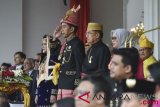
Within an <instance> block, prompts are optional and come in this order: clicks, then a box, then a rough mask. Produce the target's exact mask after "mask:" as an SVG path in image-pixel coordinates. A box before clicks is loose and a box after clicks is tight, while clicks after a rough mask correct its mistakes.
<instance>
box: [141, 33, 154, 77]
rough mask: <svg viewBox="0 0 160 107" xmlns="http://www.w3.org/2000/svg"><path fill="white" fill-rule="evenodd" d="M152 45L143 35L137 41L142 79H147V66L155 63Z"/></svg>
mask: <svg viewBox="0 0 160 107" xmlns="http://www.w3.org/2000/svg"><path fill="white" fill-rule="evenodd" d="M153 49H154V44H153V43H152V42H151V41H149V40H148V39H147V37H146V36H145V35H142V36H141V37H140V40H139V55H140V58H141V59H142V60H143V72H144V78H145V79H147V78H148V76H149V75H150V74H149V71H148V69H147V68H148V66H149V65H151V64H153V63H155V62H157V60H156V58H155V57H154V56H153Z"/></svg>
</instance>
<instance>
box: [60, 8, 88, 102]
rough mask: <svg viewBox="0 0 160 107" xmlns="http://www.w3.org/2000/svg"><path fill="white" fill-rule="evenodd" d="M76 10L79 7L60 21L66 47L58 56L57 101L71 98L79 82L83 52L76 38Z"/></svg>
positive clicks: (82, 46)
mask: <svg viewBox="0 0 160 107" xmlns="http://www.w3.org/2000/svg"><path fill="white" fill-rule="evenodd" d="M78 10H79V7H77V8H76V9H74V8H72V9H71V10H69V11H68V12H67V13H66V17H65V18H64V19H63V20H62V21H61V27H62V29H61V33H62V35H63V36H64V38H65V39H66V45H65V48H64V50H63V53H62V54H60V55H62V56H61V58H60V61H61V67H60V76H59V81H58V96H57V99H62V98H65V97H71V96H72V94H73V90H74V89H75V86H77V85H78V83H79V80H80V73H81V71H82V70H81V68H82V62H83V58H84V56H85V50H84V45H83V42H82V41H80V39H79V38H78V37H77V36H76V32H77V30H78V26H79V23H78ZM68 13H69V14H68Z"/></svg>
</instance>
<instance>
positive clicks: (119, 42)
mask: <svg viewBox="0 0 160 107" xmlns="http://www.w3.org/2000/svg"><path fill="white" fill-rule="evenodd" d="M130 36H131V32H129V31H128V30H127V29H123V28H119V29H115V30H112V31H111V39H112V47H113V49H117V48H126V47H128V44H127V43H125V41H126V39H127V38H130ZM137 40H139V39H137V38H133V40H132V41H131V42H132V47H135V48H137V45H138V44H137V43H136V42H137ZM134 42H135V43H134ZM138 63H139V66H138V69H137V70H138V72H137V74H136V77H137V78H138V79H144V74H143V61H142V60H141V59H140V58H139V62H138Z"/></svg>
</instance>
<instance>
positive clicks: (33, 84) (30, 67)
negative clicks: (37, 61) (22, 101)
mask: <svg viewBox="0 0 160 107" xmlns="http://www.w3.org/2000/svg"><path fill="white" fill-rule="evenodd" d="M23 71H24V73H25V74H27V75H28V76H30V77H31V78H32V81H30V84H29V94H30V98H31V99H30V107H35V102H34V99H35V92H36V88H37V79H36V78H37V73H38V71H36V70H34V59H32V58H26V59H25V60H24V70H23Z"/></svg>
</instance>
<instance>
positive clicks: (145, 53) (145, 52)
mask: <svg viewBox="0 0 160 107" xmlns="http://www.w3.org/2000/svg"><path fill="white" fill-rule="evenodd" d="M151 55H152V49H150V48H139V56H140V58H141V59H142V60H146V59H147V58H149V57H150V56H151Z"/></svg>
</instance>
